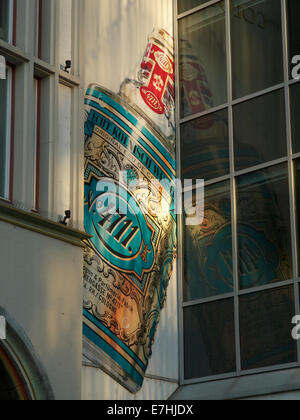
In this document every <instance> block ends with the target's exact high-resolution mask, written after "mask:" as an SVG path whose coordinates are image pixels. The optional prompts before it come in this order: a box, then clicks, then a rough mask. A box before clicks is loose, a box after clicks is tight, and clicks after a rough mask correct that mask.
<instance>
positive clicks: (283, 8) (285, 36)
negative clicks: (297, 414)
mask: <svg viewBox="0 0 300 420" xmlns="http://www.w3.org/2000/svg"><path fill="white" fill-rule="evenodd" d="M281 17H282V38H283V59H284V85H285V87H284V91H285V113H286V130H287V154H288V177H289V196H290V223H291V240H292V244H291V245H292V258H293V278H294V298H295V312H296V314H299V313H300V302H299V286H298V281H297V278H298V255H297V234H296V226H297V223H296V205H295V180H294V164H293V158H292V155H293V147H292V130H291V108H290V88H289V52H288V28H287V7H286V0H281ZM297 353H298V362H299V361H300V341H299V340H298V341H297Z"/></svg>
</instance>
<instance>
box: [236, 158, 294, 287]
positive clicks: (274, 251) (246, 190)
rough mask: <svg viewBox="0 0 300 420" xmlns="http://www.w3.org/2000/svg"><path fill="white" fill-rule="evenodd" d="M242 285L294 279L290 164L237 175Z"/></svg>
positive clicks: (256, 284)
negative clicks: (288, 166)
mask: <svg viewBox="0 0 300 420" xmlns="http://www.w3.org/2000/svg"><path fill="white" fill-rule="evenodd" d="M237 212H238V214H237V217H238V253H239V282H240V288H241V289H247V288H252V287H257V286H264V285H267V284H270V283H274V282H279V281H284V280H288V279H291V278H292V277H293V275H292V256H291V232H290V206H289V183H288V174H287V165H285V164H284V165H279V166H276V167H273V168H271V169H266V170H264V171H259V172H254V173H251V174H248V175H245V176H241V177H239V178H237Z"/></svg>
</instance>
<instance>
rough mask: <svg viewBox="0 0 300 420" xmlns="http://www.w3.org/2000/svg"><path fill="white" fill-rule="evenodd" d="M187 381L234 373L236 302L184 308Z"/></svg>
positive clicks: (231, 300) (225, 301) (230, 301)
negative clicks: (234, 303) (234, 304)
mask: <svg viewBox="0 0 300 420" xmlns="http://www.w3.org/2000/svg"><path fill="white" fill-rule="evenodd" d="M184 362H185V379H194V378H201V377H207V376H213V375H219V374H225V373H231V372H234V371H235V369H236V363H235V334H234V306H233V299H227V300H222V301H218V302H212V303H207V304H203V305H198V306H193V307H190V308H185V309H184Z"/></svg>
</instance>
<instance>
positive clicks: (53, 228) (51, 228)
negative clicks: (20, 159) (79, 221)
mask: <svg viewBox="0 0 300 420" xmlns="http://www.w3.org/2000/svg"><path fill="white" fill-rule="evenodd" d="M0 222H6V223H10V224H12V225H15V226H18V227H20V228H23V229H27V230H30V231H32V232H36V233H40V234H41V235H44V236H48V237H50V238H54V239H57V240H59V241H63V242H67V243H69V244H71V245H74V246H78V247H81V248H84V247H85V244H84V242H83V241H84V240H88V239H89V238H90V237H91V236H90V235H88V234H87V233H85V232H82V231H80V230H77V229H73V228H69V227H67V226H64V225H61V224H59V223H56V222H53V221H52V220H49V219H46V218H44V217H41V216H40V215H38V214H35V213H30V212H26V211H24V210H20V209H18V208H15V207H13V206H12V205H10V204H5V203H3V202H0Z"/></svg>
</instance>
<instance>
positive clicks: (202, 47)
mask: <svg viewBox="0 0 300 420" xmlns="http://www.w3.org/2000/svg"><path fill="white" fill-rule="evenodd" d="M225 39H226V38H225V12H224V2H223V1H222V2H220V3H217V4H216V5H214V6H211V7H208V8H206V9H204V10H201V11H200V12H198V13H194V14H193V15H191V16H188V17H186V18H184V19H181V20H180V21H179V65H180V88H181V116H182V117H185V116H187V115H192V114H196V113H199V112H202V111H205V110H207V109H210V108H212V107H213V106H217V105H221V104H224V103H226V101H227V77H226V74H227V71H226V42H225Z"/></svg>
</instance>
